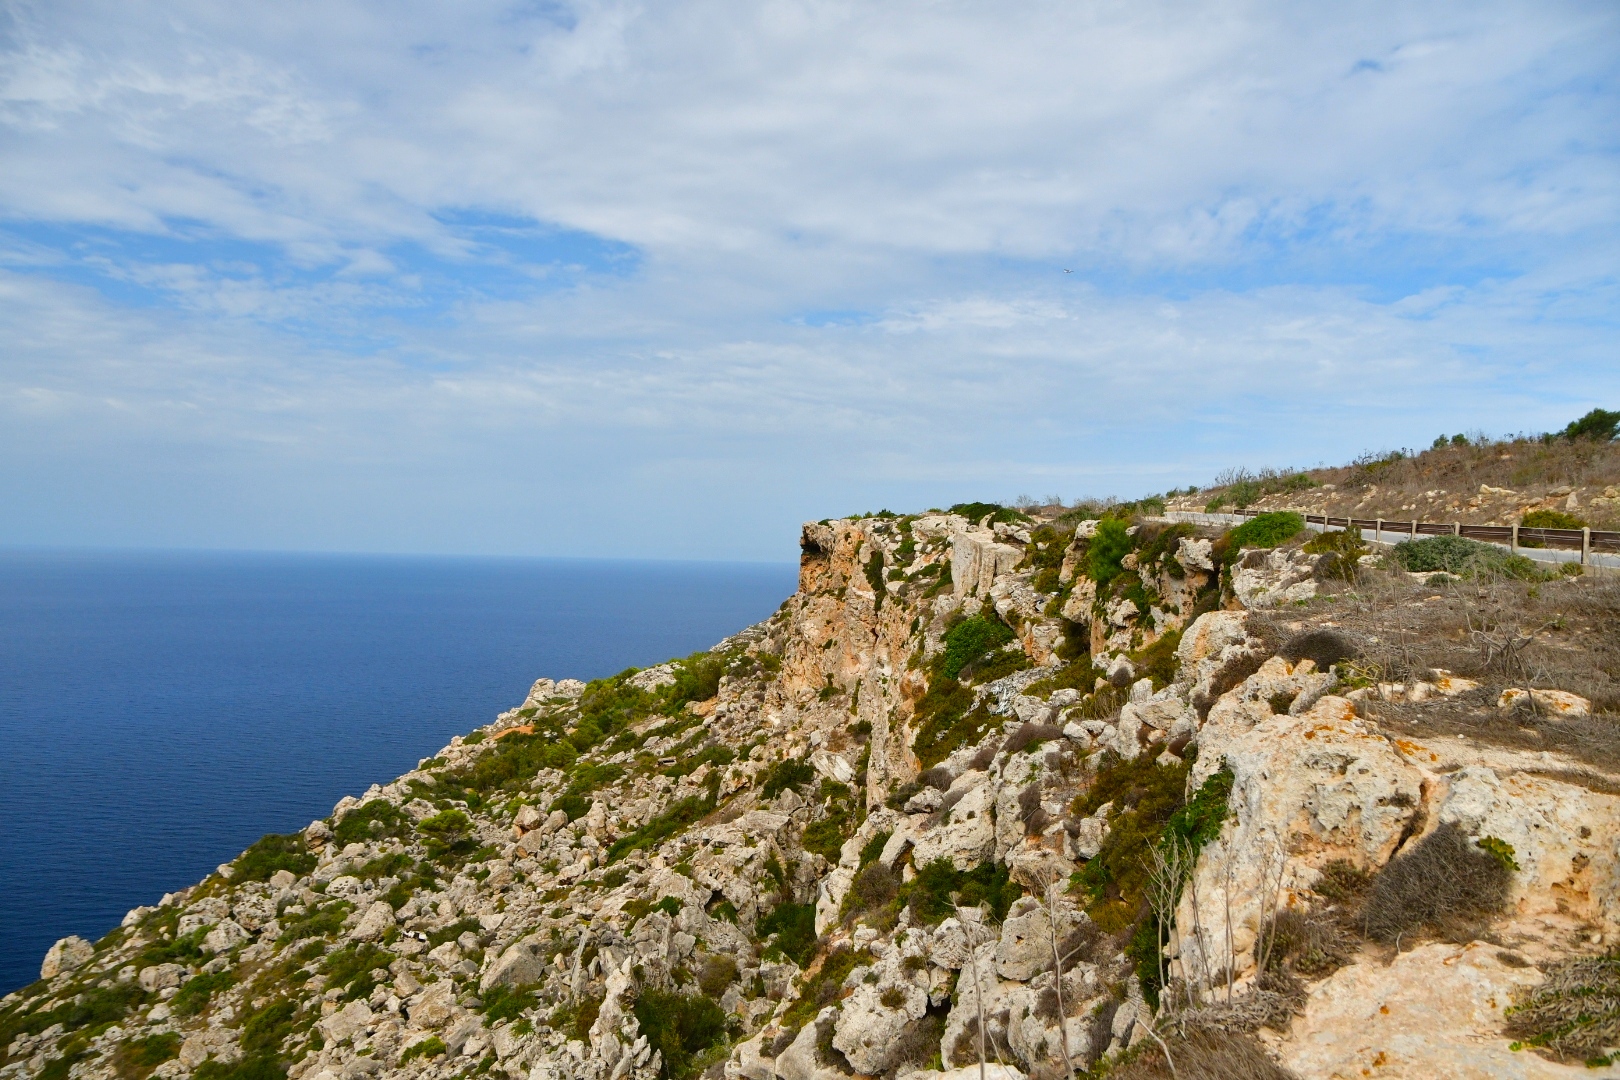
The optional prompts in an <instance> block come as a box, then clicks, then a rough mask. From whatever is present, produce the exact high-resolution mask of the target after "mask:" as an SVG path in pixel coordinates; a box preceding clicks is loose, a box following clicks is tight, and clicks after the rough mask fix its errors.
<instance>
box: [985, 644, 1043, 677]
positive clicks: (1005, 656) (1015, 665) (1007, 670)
mask: <svg viewBox="0 0 1620 1080" xmlns="http://www.w3.org/2000/svg"><path fill="white" fill-rule="evenodd" d="M1033 666H1034V661H1032V660H1030V658H1029V657H1028V656H1027V655H1026V654H1025V653H1024V650H1023V649H1014V648H1007V649H998V650H997V651H996V652H993V653H991V654H990V655H989V656H987V657H984V658H983V659H982V660H980V661H978V662H977V663H975V664H974V665H973V684H974V685H975V686H977V685H980V684H982V683H987V682H995V681H996V680H997V679H1004V678H1006V677H1007V676H1008V675H1011V674H1012V673H1013V672H1015V671H1023V670H1025V669H1026V668H1030V667H1033Z"/></svg>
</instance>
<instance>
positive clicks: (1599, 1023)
mask: <svg viewBox="0 0 1620 1080" xmlns="http://www.w3.org/2000/svg"><path fill="white" fill-rule="evenodd" d="M961 509H962V512H961V513H931V514H925V515H920V516H912V517H904V518H901V517H894V516H888V515H884V516H876V517H867V518H860V519H848V520H837V521H825V522H820V523H813V524H807V525H806V526H805V527H804V530H803V535H802V540H801V546H802V560H801V572H800V582H799V588H798V591H797V592H796V593H795V594H794V595H793V596H792V597H790V598H789V599H788V600H787V601H786V602H785V603H784V604H783V605H782V607H781V608H780V609H779V610H778V611H777V612H776V614H775V615H773V616H772V617H771V618H770V619H768V620H766V621H765V622H763V623H761V624H759V625H757V626H754V627H750V628H748V629H747V630H745V631H743V632H742V633H740V634H738V635H736V636H735V637H732V638H728V639H727V640H725V641H723V642H721V643H720V644H718V645H717V646H716V647H715V648H714V649H712V650H710V651H709V652H707V653H702V654H698V655H695V656H692V657H688V658H686V659H684V660H680V661H673V662H671V663H668V664H662V665H659V666H656V667H652V668H648V669H645V670H641V671H629V672H625V673H623V674H621V675H618V676H615V677H614V678H612V679H606V680H601V681H598V682H594V683H590V684H588V685H587V684H583V683H579V682H576V681H571V680H566V679H565V680H562V681H557V682H554V681H552V680H551V679H542V680H540V681H539V682H537V683H535V685H534V688H533V689H532V691H531V692H530V694H529V695H528V698H527V700H525V701H524V702H522V703H521V704H520V705H519V706H518V707H516V708H514V709H512V710H511V711H509V712H506V713H503V714H502V715H501V716H500V717H498V718H497V719H496V720H495V721H494V722H493V723H491V724H490V725H488V726H487V727H485V728H482V729H479V730H477V731H475V732H472V733H470V734H468V735H467V736H465V737H460V738H456V739H454V740H452V742H451V744H450V745H449V746H447V747H445V748H443V749H442V750H441V751H439V753H437V754H436V755H434V756H433V757H431V758H428V759H424V760H423V761H422V762H421V764H420V765H419V767H418V768H417V769H415V770H413V771H411V772H409V773H407V774H405V775H404V776H401V777H399V778H397V779H395V780H393V781H392V782H390V783H388V784H386V785H381V786H377V787H373V788H372V789H371V790H369V791H367V792H366V793H365V794H364V795H363V796H361V797H359V798H346V799H344V800H343V801H342V802H340V803H339V804H338V805H337V806H336V807H335V808H334V810H333V813H332V815H331V816H330V817H329V818H327V819H324V820H322V821H317V822H314V823H312V824H311V825H310V826H309V827H308V828H307V829H306V830H304V831H303V832H302V833H300V834H294V835H290V836H270V837H266V838H265V839H264V840H261V841H260V842H259V843H258V844H255V845H254V846H253V847H252V848H250V849H249V850H248V851H246V852H244V853H243V854H242V855H241V856H240V857H238V858H237V859H236V860H234V861H233V862H232V863H230V864H228V865H225V866H222V867H220V869H219V871H218V872H217V873H215V874H213V875H210V876H209V877H208V878H206V879H205V880H204V881H202V882H200V883H199V884H197V885H195V886H193V887H192V888H190V889H187V890H185V891H183V892H180V893H176V894H172V895H169V896H165V897H164V898H163V900H162V902H161V903H159V904H157V905H155V906H152V907H141V908H136V909H135V910H133V911H131V912H130V913H129V914H128V916H127V917H126V918H125V919H124V921H123V925H122V926H121V927H120V928H119V929H117V930H115V931H113V932H112V933H111V934H109V935H107V936H106V937H105V938H103V939H102V940H101V941H99V942H96V943H93V944H92V943H89V942H85V941H81V940H79V939H77V938H68V939H64V940H63V941H61V942H59V943H58V944H57V945H56V946H54V947H53V948H52V950H51V952H50V954H49V955H47V957H46V958H45V961H44V964H43V967H42V971H41V979H40V980H39V981H38V982H36V983H34V984H33V985H31V986H29V987H26V988H24V989H23V990H21V991H18V992H17V993H14V994H12V995H9V996H8V997H6V998H5V999H4V1000H3V1002H0V1048H4V1052H5V1058H4V1062H5V1064H4V1066H3V1067H0V1077H14V1076H42V1077H69V1076H71V1077H78V1078H90V1077H98V1078H99V1077H133V1078H137V1080H139V1078H143V1077H147V1076H154V1077H160V1078H163V1080H171V1078H174V1080H178V1078H182V1077H191V1076H194V1077H196V1078H198V1080H218V1078H233V1080H248V1078H253V1080H259V1078H274V1077H277V1076H282V1075H285V1076H289V1077H292V1078H294V1080H359V1078H361V1077H377V1076H408V1077H422V1078H428V1077H432V1078H441V1077H443V1078H448V1077H453V1076H454V1077H462V1076H472V1075H481V1074H489V1075H492V1076H499V1075H503V1074H504V1075H505V1076H508V1077H512V1078H514V1080H517V1078H530V1080H653V1078H655V1077H662V1078H670V1080H689V1078H691V1077H696V1076H698V1075H699V1074H702V1075H704V1076H707V1077H713V1078H717V1080H718V1078H720V1077H725V1078H728V1080H738V1078H744V1077H746V1078H748V1080H777V1078H780V1080H840V1078H842V1077H845V1076H849V1075H862V1076H872V1077H876V1076H883V1077H898V1076H903V1075H907V1074H915V1075H918V1077H919V1080H922V1077H934V1076H936V1075H938V1074H940V1073H942V1072H944V1073H948V1072H950V1071H951V1070H967V1071H966V1072H964V1073H963V1076H964V1077H970V1076H978V1075H979V1067H980V1063H981V1061H984V1062H987V1063H988V1065H987V1072H986V1075H987V1076H989V1075H994V1076H995V1077H996V1078H997V1080H1015V1078H1017V1077H1022V1076H1040V1077H1048V1078H1050V1077H1058V1076H1063V1075H1070V1074H1073V1075H1082V1074H1088V1075H1094V1076H1100V1075H1102V1074H1104V1073H1107V1074H1108V1075H1110V1076H1116V1077H1157V1076H1166V1077H1168V1076H1172V1075H1174V1076H1177V1077H1179V1078H1182V1080H1185V1078H1187V1077H1199V1076H1210V1077H1213V1076H1288V1075H1297V1076H1301V1077H1340V1076H1343V1077H1350V1076H1356V1077H1360V1076H1365V1075H1379V1076H1407V1077H1434V1076H1447V1077H1500V1076H1522V1077H1554V1076H1565V1075H1568V1076H1575V1075H1582V1076H1587V1075H1593V1073H1592V1072H1591V1070H1590V1069H1588V1068H1587V1067H1586V1065H1585V1062H1586V1061H1587V1060H1588V1059H1594V1060H1596V1059H1599V1058H1600V1057H1601V1056H1602V1055H1603V1054H1605V1053H1607V1052H1609V1051H1612V1050H1613V1049H1614V1048H1615V1047H1616V1046H1617V1045H1620V992H1617V987H1620V960H1617V959H1615V954H1614V953H1613V952H1612V951H1611V950H1612V949H1613V946H1614V943H1615V940H1616V939H1615V935H1616V934H1617V933H1620V904H1617V899H1620V849H1617V843H1620V827H1617V826H1620V727H1617V726H1616V713H1615V710H1616V709H1617V707H1620V686H1617V683H1616V680H1617V679H1620V635H1617V634H1616V633H1615V629H1616V615H1617V613H1620V583H1617V582H1616V581H1615V580H1614V579H1613V578H1592V577H1557V578H1550V579H1533V580H1526V576H1527V575H1523V574H1521V575H1520V576H1518V577H1515V576H1513V575H1512V574H1506V573H1494V572H1490V573H1488V572H1486V571H1485V569H1483V568H1482V569H1479V570H1478V571H1477V572H1475V571H1471V570H1465V571H1464V572H1462V573H1461V574H1455V575H1447V574H1438V575H1436V574H1432V573H1411V572H1408V571H1406V570H1404V569H1402V568H1401V566H1400V565H1398V564H1396V563H1395V562H1394V561H1393V560H1391V559H1388V558H1384V557H1380V556H1378V555H1375V554H1371V553H1367V552H1365V551H1364V549H1361V548H1359V547H1358V546H1357V545H1355V544H1354V543H1346V542H1344V538H1341V539H1340V541H1334V540H1333V539H1332V538H1329V539H1328V540H1326V541H1324V540H1321V539H1318V540H1314V541H1310V542H1307V540H1309V537H1308V535H1307V536H1288V535H1280V534H1278V533H1279V529H1278V528H1277V527H1276V521H1275V519H1259V521H1258V522H1251V523H1250V524H1249V525H1245V526H1244V527H1243V528H1242V529H1240V530H1238V531H1237V532H1235V533H1230V534H1224V535H1223V534H1220V533H1219V532H1217V531H1215V530H1200V529H1197V528H1195V527H1193V526H1189V525H1183V524H1172V523H1170V522H1168V521H1165V520H1162V519H1153V518H1138V519H1135V520H1123V519H1116V518H1105V519H1102V520H1100V521H1099V520H1074V517H1075V516H1076V515H1072V514H1070V515H1062V514H1058V513H1057V512H1055V511H1053V512H1048V513H1046V514H1045V515H1044V516H1041V515H1037V516H1036V517H1027V516H1025V515H1023V514H1020V513H1018V512H1016V511H1011V510H1006V509H1002V508H1000V507H995V506H990V505H982V506H973V507H964V508H961ZM969 515H971V516H969ZM1268 529H1269V532H1268ZM1291 531H1292V530H1291V529H1287V528H1284V529H1282V530H1281V532H1282V533H1286V532H1291ZM1442 539H1445V540H1450V538H1442ZM1481 566H1483V564H1481ZM1528 576H1529V577H1531V578H1535V575H1528ZM1516 1047H1517V1048H1516ZM1167 1059H1168V1060H1167ZM1172 1066H1173V1068H1174V1072H1172ZM1609 1068H1610V1069H1611V1071H1612V1070H1613V1069H1614V1067H1613V1066H1610V1067H1609Z"/></svg>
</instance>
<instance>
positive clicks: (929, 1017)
mask: <svg viewBox="0 0 1620 1080" xmlns="http://www.w3.org/2000/svg"><path fill="white" fill-rule="evenodd" d="M944 1035H945V1017H944V1016H943V1015H941V1014H940V1013H924V1014H923V1015H922V1016H919V1017H918V1018H917V1019H915V1020H911V1021H909V1022H907V1024H906V1026H905V1027H903V1028H901V1029H900V1034H898V1035H896V1036H895V1037H894V1043H893V1045H892V1046H891V1047H890V1050H889V1068H888V1070H887V1071H886V1072H885V1073H884V1075H885V1076H890V1077H892V1076H894V1075H896V1074H897V1073H900V1072H902V1071H907V1070H906V1066H908V1065H912V1066H917V1067H919V1068H924V1069H926V1068H927V1067H928V1065H929V1063H930V1062H932V1061H933V1060H934V1055H935V1054H938V1053H939V1040H940V1039H941V1038H943V1037H944ZM974 1053H975V1056H974V1060H975V1061H977V1060H978V1057H977V1050H975V1052H974Z"/></svg>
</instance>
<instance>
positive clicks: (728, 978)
mask: <svg viewBox="0 0 1620 1080" xmlns="http://www.w3.org/2000/svg"><path fill="white" fill-rule="evenodd" d="M736 981H737V961H735V960H733V959H732V958H731V957H729V956H725V955H723V954H720V953H716V954H714V955H712V956H710V957H709V958H708V959H707V960H705V961H704V962H703V971H702V972H701V973H700V974H699V975H698V988H699V989H700V990H702V991H703V992H704V993H705V994H707V995H709V996H710V997H712V998H715V999H716V1000H718V999H719V997H720V995H722V994H724V993H725V992H726V987H728V986H730V985H731V984H732V983H734V982H736Z"/></svg>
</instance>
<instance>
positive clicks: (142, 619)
mask: <svg viewBox="0 0 1620 1080" xmlns="http://www.w3.org/2000/svg"><path fill="white" fill-rule="evenodd" d="M795 575H796V569H795V567H793V566H791V565H784V564H757V563H729V564H724V563H672V562H617V561H614V562H609V561H593V560H564V559H521V560H520V559H428V558H386V557H359V556H308V555H297V556H292V555H244V554H194V553H185V554H180V553H172V554H171V553H164V554H81V553H48V554H40V553H3V554H0V746H3V747H4V751H3V753H0V992H3V991H8V990H11V989H14V988H16V987H18V986H22V985H24V984H26V983H28V982H31V981H32V980H34V979H35V978H37V977H38V975H39V962H40V959H41V958H42V956H43V955H44V952H45V950H46V949H47V948H48V947H49V946H50V944H51V942H52V941H54V940H55V939H56V938H58V937H62V936H64V935H66V934H80V935H83V936H84V937H87V938H90V939H92V940H94V939H96V938H98V937H100V936H101V935H102V934H104V933H106V932H107V931H108V930H109V929H111V928H112V927H114V926H116V925H117V924H118V921H119V920H120V919H121V918H122V917H123V914H124V912H125V911H127V910H128V909H129V908H131V907H134V906H136V905H137V904H152V903H156V902H157V900H158V899H159V898H160V897H161V896H162V895H163V894H164V893H165V892H168V891H172V890H175V889H178V888H181V887H183V886H185V885H189V884H191V883H193V882H195V881H197V880H198V879H199V878H201V877H202V876H203V875H204V874H206V873H207V872H208V871H210V870H212V869H213V868H214V867H215V866H216V865H218V864H219V863H221V862H225V861H227V860H229V859H231V858H232V857H233V856H235V855H236V854H237V853H238V852H239V851H241V850H242V849H243V848H244V847H246V846H247V845H248V844H250V843H252V842H253V841H254V840H255V839H257V838H258V837H259V836H261V835H263V834H264V833H267V832H289V831H292V830H294V829H300V828H302V827H303V826H304V825H305V824H307V823H308V822H309V821H311V820H312V819H314V818H318V817H324V816H325V815H326V814H328V813H330V812H331V809H332V805H333V803H335V802H336V801H337V800H338V799H339V798H341V797H342V796H344V795H346V794H360V793H361V792H363V791H364V790H365V789H366V788H367V787H368V786H369V785H371V784H372V783H378V782H385V781H387V780H389V779H391V778H393V777H394V776H397V775H398V774H399V773H401V772H404V771H405V770H407V769H409V768H411V767H413V766H414V765H415V764H416V763H417V761H418V760H420V759H421V758H423V757H426V756H427V755H429V754H431V753H433V752H434V751H436V750H437V749H438V748H439V747H441V746H442V745H444V743H445V742H446V741H448V739H449V738H450V736H452V735H455V734H459V733H463V732H466V731H467V730H469V729H471V728H473V727H475V726H477V725H479V724H483V723H487V722H489V721H490V720H492V719H493V718H494V716H495V714H496V713H498V712H500V711H501V710H503V709H507V708H511V707H512V706H514V705H516V704H518V703H520V702H521V701H522V700H523V697H524V695H525V693H526V692H527V690H528V687H529V684H530V683H531V682H532V681H533V680H534V679H536V678H539V677H541V676H549V677H552V678H565V677H572V678H581V679H592V678H599V677H601V676H604V675H610V674H612V673H614V672H617V671H620V670H622V669H624V668H625V667H628V666H631V665H635V666H646V665H648V664H652V663H657V662H659V661H662V660H665V659H668V658H669V657H672V656H684V655H686V654H687V653H690V652H693V651H696V650H698V649H704V648H708V647H709V646H711V645H713V644H714V643H715V642H716V641H718V640H720V639H721V638H722V637H725V636H726V635H728V634H731V633H735V632H736V631H738V630H740V629H742V628H743V627H745V626H747V625H749V624H751V623H754V622H757V621H759V620H760V619H763V618H765V617H766V616H767V615H769V614H770V613H771V612H772V611H773V610H775V608H776V607H777V605H779V604H780V603H781V602H782V600H783V599H785V598H786V597H787V596H788V595H789V594H790V593H791V592H792V591H793V589H794V586H795Z"/></svg>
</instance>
